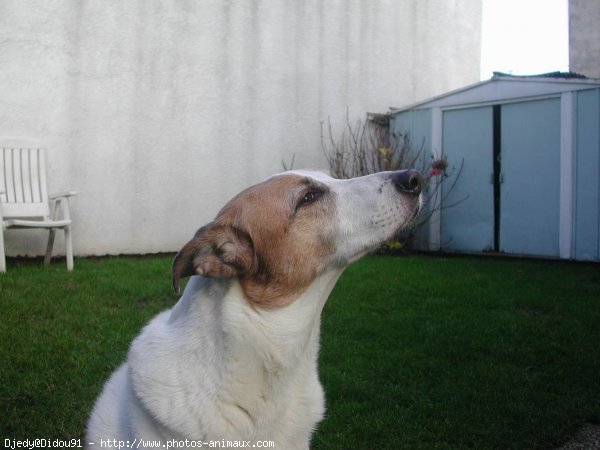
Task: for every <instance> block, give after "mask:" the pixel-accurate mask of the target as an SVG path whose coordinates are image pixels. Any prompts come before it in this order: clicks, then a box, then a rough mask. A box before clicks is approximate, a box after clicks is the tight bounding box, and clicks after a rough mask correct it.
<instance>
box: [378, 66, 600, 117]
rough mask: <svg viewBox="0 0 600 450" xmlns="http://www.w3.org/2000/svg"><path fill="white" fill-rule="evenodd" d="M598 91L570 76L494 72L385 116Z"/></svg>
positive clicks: (597, 83)
mask: <svg viewBox="0 0 600 450" xmlns="http://www.w3.org/2000/svg"><path fill="white" fill-rule="evenodd" d="M595 87H600V79H590V78H586V77H585V76H583V75H580V74H576V73H573V72H551V73H546V74H540V75H509V74H505V73H501V72H494V76H493V77H492V78H490V79H489V80H485V81H480V82H478V83H475V84H471V85H469V86H465V87H462V88H460V89H456V90H453V91H450V92H446V93H445V94H441V95H438V96H435V97H432V98H430V99H427V100H423V101H421V102H417V103H413V104H412V105H407V106H404V107H401V108H390V112H389V114H391V115H393V114H397V113H400V112H403V111H408V110H410V109H428V108H436V107H455V106H467V105H471V104H482V103H503V102H509V101H516V100H521V99H527V98H535V97H545V96H554V95H560V94H561V93H563V92H571V91H578V90H582V89H591V88H595Z"/></svg>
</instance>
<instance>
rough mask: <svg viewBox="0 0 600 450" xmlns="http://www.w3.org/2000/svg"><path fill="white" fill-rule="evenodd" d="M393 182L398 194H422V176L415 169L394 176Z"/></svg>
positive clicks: (401, 171)
mask: <svg viewBox="0 0 600 450" xmlns="http://www.w3.org/2000/svg"><path fill="white" fill-rule="evenodd" d="M392 182H393V183H394V187H395V188H396V190H397V191H398V192H406V193H410V194H419V193H420V192H421V175H420V174H419V172H417V171H416V170H414V169H407V170H400V171H398V172H395V173H394V174H393V175H392Z"/></svg>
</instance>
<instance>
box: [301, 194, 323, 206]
mask: <svg viewBox="0 0 600 450" xmlns="http://www.w3.org/2000/svg"><path fill="white" fill-rule="evenodd" d="M322 196H323V191H308V192H306V193H305V194H304V196H303V197H302V198H301V199H300V201H299V202H298V207H300V206H305V205H309V204H311V203H314V202H316V201H317V200H318V199H320V198H321V197H322Z"/></svg>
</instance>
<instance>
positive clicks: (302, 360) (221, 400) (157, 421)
mask: <svg viewBox="0 0 600 450" xmlns="http://www.w3.org/2000/svg"><path fill="white" fill-rule="evenodd" d="M419 193H420V182H419V174H418V172H416V171H413V170H404V171H399V172H382V173H378V174H374V175H369V176H365V177H361V178H354V179H350V180H337V179H333V178H330V177H328V176H326V175H324V174H322V173H318V172H307V171H292V172H285V173H283V174H280V175H276V176H273V177H271V178H269V179H268V180H266V181H264V182H262V183H260V184H257V185H255V186H252V187H250V188H248V189H246V190H245V191H243V192H241V193H240V194H238V195H237V196H236V197H234V198H233V199H232V200H231V201H230V202H229V203H227V204H226V205H225V207H224V208H223V209H222V210H221V211H220V212H219V214H218V215H217V217H216V219H215V220H214V221H213V222H211V223H209V224H208V225H206V226H204V227H202V228H201V229H200V230H199V231H198V232H197V233H196V235H195V236H194V238H193V239H192V240H191V241H190V242H188V243H187V244H185V245H184V246H183V248H182V249H181V251H180V252H179V253H178V254H177V256H176V257H175V260H174V262H173V286H174V288H175V289H176V290H177V291H178V290H179V281H180V278H182V277H186V276H191V275H196V276H193V277H192V278H191V279H190V281H189V283H188V284H187V286H186V288H185V291H184V293H183V295H182V297H181V299H180V300H179V302H178V303H177V304H176V305H175V306H174V307H173V308H172V309H171V310H169V311H165V312H163V313H162V314H159V315H158V316H157V317H156V318H154V319H153V320H152V321H151V322H150V323H149V324H148V325H147V326H146V327H145V328H144V329H143V330H142V332H141V334H140V335H139V336H138V337H137V338H136V339H135V340H134V341H133V343H132V344H131V347H130V349H129V354H128V357H127V362H126V363H124V364H123V365H122V366H121V367H120V368H119V369H118V370H117V371H116V372H115V373H114V374H113V375H112V377H111V378H110V379H109V381H108V382H107V383H106V385H105V386H104V390H103V392H102V394H101V395H100V397H99V398H98V400H97V401H96V404H95V407H94V410H93V412H92V415H91V418H90V420H89V423H88V427H87V436H86V438H87V439H86V442H88V443H90V442H93V443H95V444H96V445H95V447H98V446H99V444H100V443H101V442H102V443H103V444H104V447H106V448H108V447H110V446H117V445H119V443H127V442H129V445H132V443H133V442H138V443H139V442H141V441H140V439H146V440H160V441H162V443H163V445H168V444H167V442H173V441H172V440H178V442H183V441H182V440H185V439H189V440H194V441H203V442H207V441H222V440H232V441H238V442H241V441H246V442H248V441H250V442H252V441H259V440H269V441H274V442H275V445H276V448H280V449H295V448H303V449H307V448H308V446H309V443H310V439H311V435H312V433H313V431H314V429H315V427H316V425H317V423H318V422H319V421H320V420H321V419H322V417H323V413H324V409H325V407H324V397H323V390H322V388H321V384H320V382H319V376H318V369H317V355H318V350H319V328H320V315H321V310H322V309H323V306H324V304H325V301H326V300H327V297H328V296H329V293H330V292H331V290H332V289H333V286H334V285H335V282H336V281H337V279H338V277H339V276H340V274H341V273H342V271H343V270H344V268H345V267H346V266H347V265H348V264H350V263H351V262H352V261H355V260H356V259H358V258H360V257H361V256H363V255H365V254H366V253H367V252H369V251H371V250H373V249H375V248H377V247H378V246H379V245H381V244H382V243H383V242H385V241H386V240H387V239H389V238H391V237H393V236H394V235H396V233H398V232H399V231H400V230H401V229H402V228H403V227H405V226H406V225H407V224H409V223H410V222H411V220H412V219H413V218H414V216H415V214H416V213H417V211H418V209H419V199H420V196H419ZM135 439H137V441H134V440H135Z"/></svg>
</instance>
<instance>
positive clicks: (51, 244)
mask: <svg viewBox="0 0 600 450" xmlns="http://www.w3.org/2000/svg"><path fill="white" fill-rule="evenodd" d="M55 235H56V230H54V228H51V229H50V234H49V235H48V245H47V246H46V257H45V258H44V264H45V265H49V264H50V260H51V259H52V248H53V247H54V236H55Z"/></svg>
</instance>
